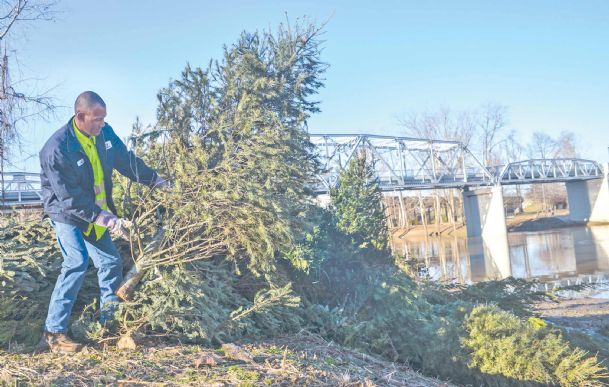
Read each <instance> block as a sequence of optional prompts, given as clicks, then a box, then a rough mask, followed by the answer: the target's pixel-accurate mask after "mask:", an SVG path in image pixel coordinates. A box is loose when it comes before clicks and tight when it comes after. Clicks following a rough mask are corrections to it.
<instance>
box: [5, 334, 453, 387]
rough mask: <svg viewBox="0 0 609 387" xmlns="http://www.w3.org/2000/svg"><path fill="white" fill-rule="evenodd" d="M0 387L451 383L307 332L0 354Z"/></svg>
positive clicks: (424, 384) (430, 384)
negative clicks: (214, 342) (252, 339)
mask: <svg viewBox="0 0 609 387" xmlns="http://www.w3.org/2000/svg"><path fill="white" fill-rule="evenodd" d="M3 385H8V386H17V385H62V386H65V385H69V386H80V385H84V386H90V385H117V386H123V387H126V386H149V385H152V386H235V385H240V386H267V385H273V386H294V385H297V386H366V387H371V386H421V387H423V386H446V387H448V386H451V384H449V383H446V382H441V381H438V380H436V379H433V378H429V377H425V376H422V375H420V374H418V373H416V372H414V371H413V370H412V369H410V368H408V367H407V366H405V365H400V364H395V363H392V362H388V361H385V360H382V359H379V358H376V357H374V356H369V355H365V354H362V353H359V352H357V351H354V350H351V349H347V348H344V347H341V346H338V345H336V344H334V343H332V342H327V341H325V340H323V339H321V338H320V337H318V336H314V335H308V334H305V333H301V334H298V335H294V336H290V337H280V338H277V339H273V340H269V341H267V342H263V343H255V344H247V343H244V344H240V345H233V344H229V345H228V346H227V345H224V346H222V348H219V349H213V348H205V347H202V346H197V345H159V344H158V343H142V344H140V345H139V346H138V347H137V348H135V349H132V350H129V351H127V350H122V351H121V350H117V349H116V348H115V347H114V346H112V347H111V348H94V347H88V348H86V349H85V350H83V351H82V352H80V353H78V354H72V355H59V354H52V353H43V354H38V355H32V354H16V353H6V352H2V351H0V386H3Z"/></svg>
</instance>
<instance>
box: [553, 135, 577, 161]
mask: <svg viewBox="0 0 609 387" xmlns="http://www.w3.org/2000/svg"><path fill="white" fill-rule="evenodd" d="M556 146H557V147H558V150H557V152H556V155H557V156H559V157H565V158H577V157H579V150H578V148H579V140H578V138H577V135H576V134H575V133H573V132H569V131H563V132H561V133H560V135H559V136H558V138H557V139H556Z"/></svg>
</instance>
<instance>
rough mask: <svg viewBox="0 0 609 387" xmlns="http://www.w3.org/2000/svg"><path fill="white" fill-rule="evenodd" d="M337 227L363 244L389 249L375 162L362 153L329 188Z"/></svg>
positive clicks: (365, 246) (360, 244)
mask: <svg viewBox="0 0 609 387" xmlns="http://www.w3.org/2000/svg"><path fill="white" fill-rule="evenodd" d="M330 198H331V209H332V212H333V213H334V216H335V217H336V227H337V228H338V229H339V230H340V231H342V232H344V233H345V234H347V235H349V236H351V238H352V241H353V242H354V243H355V244H356V245H358V246H359V247H362V248H369V247H372V248H374V249H376V250H385V249H387V243H388V240H389V231H388V229H387V223H386V221H385V220H386V219H385V209H384V206H383V201H382V192H381V190H380V188H379V184H378V180H377V179H376V178H375V176H374V169H373V165H372V164H371V163H369V162H367V160H366V154H365V153H363V152H362V153H360V154H358V155H356V157H354V158H353V160H351V162H350V163H349V165H348V166H347V168H346V169H344V170H342V171H341V173H340V175H339V178H338V185H337V187H336V188H333V189H332V190H330Z"/></svg>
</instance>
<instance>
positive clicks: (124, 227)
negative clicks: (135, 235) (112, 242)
mask: <svg viewBox="0 0 609 387" xmlns="http://www.w3.org/2000/svg"><path fill="white" fill-rule="evenodd" d="M94 223H95V224H97V225H98V226H102V227H106V228H107V229H108V230H110V232H111V233H112V234H113V235H115V236H118V237H121V238H123V239H129V230H130V229H131V227H132V226H133V223H132V222H130V221H129V220H127V219H121V218H119V217H117V216H116V215H114V214H113V213H111V212H110V211H106V210H101V212H100V213H99V215H97V218H95V221H94Z"/></svg>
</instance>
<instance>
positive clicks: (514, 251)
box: [393, 226, 609, 286]
mask: <svg viewBox="0 0 609 387" xmlns="http://www.w3.org/2000/svg"><path fill="white" fill-rule="evenodd" d="M503 241H505V239H504V240H503ZM504 245H505V242H503V244H502V243H501V241H492V240H484V241H483V240H481V239H480V238H469V239H468V238H463V237H454V236H433V237H431V236H430V237H427V238H426V237H424V236H408V234H406V235H405V236H403V237H402V238H400V239H396V240H394V241H393V249H394V253H397V254H400V255H402V256H404V257H405V258H406V259H416V260H417V266H418V274H419V276H423V277H428V278H430V279H432V280H440V281H447V282H458V283H463V284H472V283H475V282H479V281H484V280H491V279H501V278H505V277H508V276H514V277H516V278H526V279H538V280H539V281H541V282H543V283H546V284H555V285H561V286H565V285H572V284H579V283H582V282H583V283H594V282H605V281H607V280H608V279H609V226H592V227H585V226H574V227H568V228H560V229H553V230H547V231H536V232H511V233H509V234H508V246H509V248H507V249H506V248H503V247H502V246H504Z"/></svg>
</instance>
